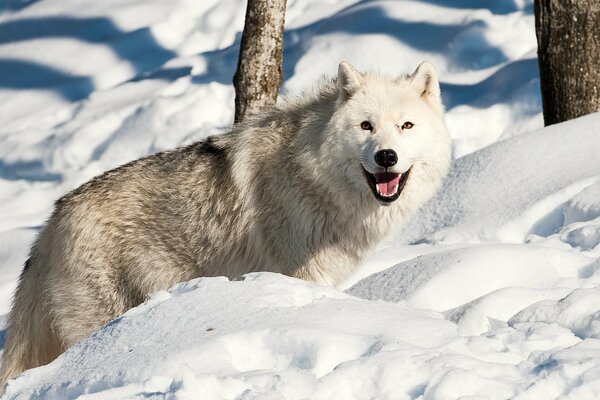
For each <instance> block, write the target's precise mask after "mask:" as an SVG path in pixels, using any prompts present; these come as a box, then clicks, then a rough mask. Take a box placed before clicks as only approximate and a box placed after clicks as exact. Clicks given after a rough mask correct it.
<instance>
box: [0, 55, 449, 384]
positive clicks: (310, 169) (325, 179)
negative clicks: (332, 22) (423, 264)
mask: <svg viewBox="0 0 600 400" xmlns="http://www.w3.org/2000/svg"><path fill="white" fill-rule="evenodd" d="M402 104H406V105H405V106H402ZM399 108H401V109H400V110H399ZM413 108H414V110H412V109H413ZM403 110H404V111H403ZM406 110H412V111H410V112H412V113H413V115H412V116H410V118H412V119H413V120H414V121H413V122H414V123H415V128H416V129H413V130H414V131H411V132H408V131H407V132H403V131H401V129H400V128H399V125H398V122H399V123H400V124H402V121H401V120H400V119H401V118H408V117H407V116H406V115H404V114H403V112H405V111H406ZM406 113H408V111H406ZM367 118H369V119H370V120H371V121H372V122H373V124H374V125H376V128H375V129H374V130H373V132H364V131H361V130H360V128H357V127H358V126H360V123H361V121H362V120H363V119H367ZM419 129H421V131H419ZM382 148H393V149H396V151H397V152H398V154H399V155H400V156H399V158H400V160H399V162H398V165H397V166H396V167H395V168H397V172H398V173H406V172H407V171H408V168H410V167H412V168H411V169H410V175H409V178H408V181H407V183H406V186H405V187H404V190H403V191H402V192H401V194H400V197H399V199H398V200H396V201H395V202H394V203H391V204H389V205H384V204H382V203H381V202H380V201H377V200H376V199H375V197H374V195H373V193H372V191H371V189H370V188H369V186H368V185H367V181H366V177H365V174H364V171H363V168H364V169H365V170H366V171H369V172H370V173H375V172H377V171H378V168H379V167H378V166H377V165H376V164H374V162H373V160H372V159H373V154H374V152H375V151H376V150H378V149H382ZM449 160H450V147H449V140H448V135H447V132H446V128H445V125H444V122H443V109H442V105H441V101H440V98H439V84H438V81H437V77H436V76H435V71H434V70H433V68H432V67H431V66H430V64H428V63H424V64H422V65H421V66H420V67H419V69H417V71H416V72H415V73H414V74H413V75H411V76H405V77H401V78H398V79H388V78H385V77H382V76H379V75H376V74H364V75H363V74H360V73H359V72H358V71H356V70H355V69H353V68H352V67H350V66H349V65H348V64H345V63H342V64H341V65H340V69H339V73H338V78H337V80H330V81H326V82H324V83H323V84H322V85H321V86H320V87H319V88H318V89H317V90H315V91H313V92H312V93H308V94H305V95H304V96H302V97H300V98H298V99H295V100H289V101H284V102H283V103H282V104H280V105H279V106H277V107H274V108H273V109H271V110H269V111H267V112H265V113H264V115H262V116H259V117H255V118H251V119H250V120H248V121H247V122H245V123H243V124H240V125H237V126H234V127H233V129H232V130H231V132H229V133H227V134H224V135H221V136H214V137H209V138H207V139H206V140H204V141H201V142H198V143H194V144H192V145H190V146H187V147H183V148H180V149H176V150H173V151H165V152H162V153H158V154H155V155H152V156H149V157H146V158H142V159H140V160H136V161H133V162H131V163H129V164H126V165H123V166H121V167H119V168H116V169H114V170H112V171H108V172H106V173H105V174H103V175H101V176H98V177H96V178H94V179H92V180H91V181H89V182H88V183H86V184H84V185H82V186H81V187H79V188H78V189H76V190H74V191H72V192H70V193H68V194H67V195H66V196H64V197H63V198H61V199H60V200H58V201H57V203H56V208H55V210H54V213H53V214H52V216H51V217H50V219H49V221H48V223H47V225H46V227H45V228H44V230H43V231H42V232H41V233H40V235H39V237H38V238H37V240H36V242H35V244H34V245H33V248H32V250H31V255H30V259H29V260H28V262H27V263H26V266H25V268H24V270H23V273H22V275H21V278H20V281H19V285H18V288H17V291H16V294H15V299H14V305H13V309H12V310H11V313H10V315H9V328H8V335H7V341H6V347H5V353H4V360H3V365H2V370H1V371H0V385H2V384H3V383H4V382H5V381H6V380H7V379H9V378H11V377H14V376H16V375H18V374H20V373H21V372H22V371H23V370H25V369H28V368H32V367H35V366H38V365H43V364H46V363H48V362H50V361H52V360H53V359H54V358H56V357H57V356H58V355H59V354H60V353H61V352H63V351H64V350H65V349H66V348H68V347H69V346H71V345H73V344H74V343H76V342H78V341H79V340H81V339H82V338H84V337H86V336H87V335H89V334H90V333H91V332H92V331H93V330H95V329H97V328H98V327H100V326H102V325H103V324H105V323H106V322H108V321H110V320H112V319H113V318H115V317H116V316H118V315H120V314H122V313H123V312H125V311H126V310H128V309H129V308H132V307H135V306H136V305H138V304H140V303H141V302H143V301H144V299H145V298H146V297H147V296H148V295H150V294H152V293H154V292H156V291H158V290H161V289H166V288H168V287H170V286H172V285H173V284H175V283H177V282H182V281H186V280H190V279H192V278H195V277H199V276H217V275H225V276H227V277H230V278H235V277H238V276H240V275H242V274H244V273H247V272H251V271H259V270H260V271H273V272H279V273H282V274H286V275H290V276H294V277H298V278H301V279H306V280H310V281H315V282H319V283H325V284H335V283H338V282H340V281H341V280H342V279H344V278H345V277H346V276H348V274H349V273H351V272H352V271H353V270H354V268H355V267H356V265H357V264H358V263H359V262H360V260H361V259H362V258H363V257H364V255H365V254H366V252H367V251H368V250H369V249H370V248H372V247H373V245H374V244H376V243H377V242H378V241H380V240H381V239H382V238H383V237H384V236H386V235H387V234H388V233H390V232H393V230H394V228H395V227H396V226H398V225H399V224H400V223H401V222H402V221H403V220H404V219H405V218H406V216H408V215H410V214H411V213H413V212H414V211H415V210H416V209H417V208H418V207H420V206H421V205H422V204H423V203H424V202H425V201H426V200H428V199H429V198H430V197H431V196H432V195H433V193H434V192H435V190H437V188H438V187H439V185H440V182H441V180H442V178H443V177H444V175H445V174H446V173H447V170H448V166H449Z"/></svg>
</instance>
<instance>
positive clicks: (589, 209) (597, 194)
mask: <svg viewBox="0 0 600 400" xmlns="http://www.w3.org/2000/svg"><path fill="white" fill-rule="evenodd" d="M564 215H565V224H572V223H574V222H581V221H590V220H592V219H595V218H598V217H600V183H596V184H594V185H590V186H588V187H587V188H585V189H584V190H582V191H581V192H580V193H579V194H577V195H576V196H575V197H573V199H571V200H570V201H569V203H568V204H567V206H566V207H565V211H564Z"/></svg>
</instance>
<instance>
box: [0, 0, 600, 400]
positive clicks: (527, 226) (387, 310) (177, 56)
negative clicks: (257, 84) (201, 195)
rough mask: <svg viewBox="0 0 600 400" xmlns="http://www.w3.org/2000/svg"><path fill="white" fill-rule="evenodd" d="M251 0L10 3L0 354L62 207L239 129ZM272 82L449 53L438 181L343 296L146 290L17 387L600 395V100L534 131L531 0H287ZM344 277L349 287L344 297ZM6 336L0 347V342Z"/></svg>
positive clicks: (287, 282) (0, 99) (407, 63)
mask: <svg viewBox="0 0 600 400" xmlns="http://www.w3.org/2000/svg"><path fill="white" fill-rule="evenodd" d="M244 11H245V10H244V1H243V0H202V1H197V0H174V1H171V2H164V1H160V0H144V1H143V2H142V1H137V0H118V1H113V0H110V1H102V2H98V1H91V0H77V1H75V0H13V1H9V2H2V3H1V4H0V126H1V127H2V128H1V129H0V348H1V347H2V345H3V341H4V332H5V331H4V330H2V329H4V324H5V322H4V321H5V314H6V313H7V312H8V310H9V307H10V301H11V294H12V291H13V290H14V288H15V287H16V282H17V279H18V276H19V273H20V270H21V268H22V265H23V262H24V261H25V259H26V257H27V251H28V248H29V246H30V244H31V242H32V241H33V239H34V237H35V235H36V234H37V232H39V230H40V228H41V226H42V225H43V223H44V220H45V219H46V218H47V217H48V215H49V214H50V212H51V210H52V205H53V202H54V201H55V200H56V199H57V198H58V197H60V196H61V195H62V194H64V193H66V192H67V191H69V190H71V189H73V188H75V187H77V186H78V185H79V184H81V183H83V182H85V181H86V180H88V179H89V178H91V177H93V176H94V175H97V174H98V173H100V172H102V171H105V170H107V169H109V168H112V167H115V166H117V165H120V164H122V163H125V162H127V161H130V160H132V159H135V158H138V157H141V156H144V155H147V154H150V153H153V152H156V151H160V150H163V149H168V148H172V147H176V146H179V145H182V144H187V143H190V142H192V141H195V140H199V139H201V138H203V137H206V136H207V135H210V134H214V133H218V132H222V131H224V130H226V129H227V128H228V127H229V126H230V125H231V122H232V119H233V96H234V94H233V87H232V85H231V79H232V76H233V72H234V69H235V65H236V60H237V53H238V49H239V40H240V32H241V30H242V25H243V19H244ZM284 41H285V44H284V55H283V57H284V66H283V72H284V84H283V89H282V90H283V92H284V93H286V94H290V95H296V94H298V93H300V92H301V91H302V90H306V89H308V88H309V87H310V86H311V85H312V84H313V83H314V82H315V81H316V80H318V79H319V78H320V77H321V76H322V75H332V74H335V72H336V69H337V64H338V63H339V61H340V60H346V61H348V62H350V63H352V64H353V65H355V66H356V67H357V68H359V69H375V70H378V71H382V72H385V73H390V74H398V73H408V72H411V71H412V70H413V69H414V68H415V67H416V65H418V63H419V62H420V61H422V60H425V59H426V60H430V61H432V62H433V64H434V65H435V66H436V68H437V70H438V73H439V76H440V81H441V86H442V92H443V96H444V103H445V105H446V108H447V122H448V125H449V127H450V130H451V136H452V143H453V151H454V155H455V157H456V161H455V163H454V166H453V169H452V172H451V174H450V176H449V177H448V179H447V181H446V182H445V185H444V187H443V188H442V190H441V191H440V193H439V194H438V196H437V197H436V198H435V199H433V200H432V201H431V202H430V203H429V204H428V205H427V206H426V207H425V208H423V210H421V212H420V213H419V214H418V215H416V216H415V217H414V218H413V219H412V220H411V221H410V222H409V223H408V224H407V225H406V226H404V227H403V228H401V229H400V231H399V232H398V233H397V234H396V235H394V236H392V237H391V238H390V240H388V241H386V242H385V243H382V244H381V246H380V247H379V248H378V249H377V251H375V252H374V254H372V256H370V257H369V258H368V259H367V260H365V262H364V263H363V264H362V266H361V267H360V268H359V269H358V270H357V271H356V273H355V274H354V275H353V276H352V277H350V278H349V279H348V280H347V281H346V282H344V283H343V284H342V285H340V287H339V288H328V287H323V286H318V285H314V284H311V283H307V282H302V281H299V280H295V279H292V278H288V277H284V276H281V275H277V274H270V273H255V274H250V275H247V276H245V278H244V279H243V280H240V281H229V280H227V279H225V278H219V277H217V278H200V279H196V280H193V281H190V282H185V283H181V284H179V285H176V286H175V287H173V288H171V289H170V290H168V291H162V292H159V293H156V294H155V295H154V296H152V297H151V298H150V299H148V300H147V301H146V303H144V304H142V305H141V306H139V307H137V308H135V309H132V310H130V311H129V312H127V313H126V314H125V315H123V316H121V317H119V318H117V319H116V320H114V321H112V322H110V323H109V324H107V325H106V326H104V327H102V328H101V329H99V330H98V331H96V332H95V333H94V334H92V335H91V336H90V337H89V338H87V339H85V340H84V341H82V342H81V343H79V344H78V345H76V346H74V347H73V348H71V349H70V350H68V351H67V352H66V353H65V354H63V355H62V356H61V357H59V358H58V359H57V360H55V361H54V362H52V363H51V364H49V365H47V366H43V367H40V368H36V369H33V370H30V371H27V372H25V373H24V374H23V375H22V376H20V377H18V378H17V379H15V380H12V381H11V382H9V384H8V386H7V390H6V393H5V396H4V397H3V400H4V399H30V398H40V399H140V398H155V399H159V398H166V399H198V398H202V399H357V400H358V399H423V400H426V399H427V400H431V399H440V400H442V399H458V398H464V399H467V398H469V399H476V398H477V399H509V398H510V399H559V398H560V399H577V400H580V399H595V398H597V393H600V322H599V321H600V150H599V149H600V114H594V115H590V116H587V117H583V118H580V119H577V120H574V121H569V122H566V123H563V124H559V125H555V126H552V127H549V128H543V129H542V128H541V127H542V117H541V102H540V95H539V77H538V72H537V60H536V39H535V30H534V18H533V2H532V1H531V0H508V1H505V0H502V1H500V0H485V1H472V0H468V1H461V2H456V1H451V0H424V1H378V0H375V1H356V0H327V1H322V0H288V10H287V14H286V33H285V40H284ZM344 290H345V291H344ZM0 352H1V350H0Z"/></svg>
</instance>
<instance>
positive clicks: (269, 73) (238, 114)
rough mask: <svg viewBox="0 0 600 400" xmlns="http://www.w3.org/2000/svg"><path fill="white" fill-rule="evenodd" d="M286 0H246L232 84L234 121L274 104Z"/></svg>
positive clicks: (278, 82) (277, 91)
mask: <svg viewBox="0 0 600 400" xmlns="http://www.w3.org/2000/svg"><path fill="white" fill-rule="evenodd" d="M285 7H286V0H248V6H247V9H246V20H245V23H244V32H243V33H242V43H241V46H240V56H239V59H238V66H237V70H236V72H235V75H234V77H233V85H234V86H235V122H236V123H237V122H241V121H242V120H243V119H244V117H245V116H247V115H250V114H256V113H258V112H259V111H260V109H261V108H263V107H265V106H268V105H272V104H275V102H276V101H277V94H278V93H279V85H280V84H281V58H282V50H283V25H284V22H285Z"/></svg>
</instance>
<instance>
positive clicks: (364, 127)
mask: <svg viewBox="0 0 600 400" xmlns="http://www.w3.org/2000/svg"><path fill="white" fill-rule="evenodd" d="M360 128H361V129H362V130H365V131H372V130H373V125H371V123H370V122H369V121H363V122H361V123H360Z"/></svg>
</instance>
